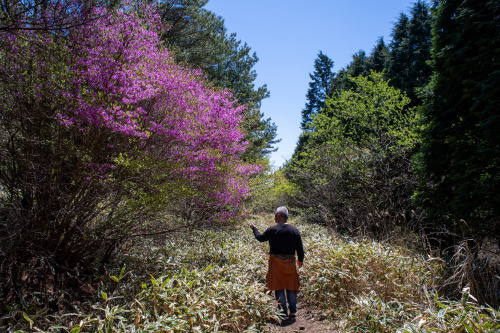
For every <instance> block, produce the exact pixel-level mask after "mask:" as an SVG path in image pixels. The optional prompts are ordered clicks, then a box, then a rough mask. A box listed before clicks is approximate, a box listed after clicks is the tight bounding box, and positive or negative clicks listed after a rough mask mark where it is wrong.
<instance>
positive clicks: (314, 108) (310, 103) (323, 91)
mask: <svg viewBox="0 0 500 333" xmlns="http://www.w3.org/2000/svg"><path fill="white" fill-rule="evenodd" d="M332 68H333V61H332V60H331V59H330V58H329V57H328V56H327V55H325V54H323V52H321V51H320V52H319V54H318V57H317V58H316V60H314V72H313V73H312V74H309V77H310V78H311V82H309V89H308V90H307V95H306V98H307V103H306V106H305V108H304V109H303V110H302V122H301V123H300V126H301V127H302V129H303V130H306V129H307V125H308V124H310V123H311V121H312V116H313V115H314V114H317V113H318V112H319V111H320V110H321V108H323V107H324V106H325V100H326V98H327V96H328V94H329V93H330V91H329V89H330V84H331V81H332V79H333V78H334V75H335V74H334V73H333V72H332Z"/></svg>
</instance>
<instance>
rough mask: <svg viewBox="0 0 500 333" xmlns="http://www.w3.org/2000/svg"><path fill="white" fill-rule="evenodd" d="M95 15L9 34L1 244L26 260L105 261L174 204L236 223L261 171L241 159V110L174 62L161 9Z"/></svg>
mask: <svg viewBox="0 0 500 333" xmlns="http://www.w3.org/2000/svg"><path fill="white" fill-rule="evenodd" d="M90 15H92V17H94V18H95V17H97V19H93V20H89V21H87V22H86V23H85V24H82V25H77V26H76V27H73V28H72V29H68V30H66V31H64V33H58V34H55V33H50V32H47V31H43V30H29V29H25V30H15V31H5V32H0V33H1V34H2V36H1V39H2V41H4V42H2V44H1V45H0V46H1V50H0V62H1V66H2V72H1V74H0V75H1V86H0V89H1V90H0V96H1V99H2V105H1V120H0V121H1V124H0V125H1V127H0V131H1V132H0V135H1V137H0V159H1V166H0V186H1V188H0V191H1V199H2V202H1V203H2V206H1V214H2V220H3V221H5V223H4V224H5V229H6V230H7V233H6V235H7V236H6V237H4V238H3V239H2V248H4V247H5V246H7V245H6V244H7V243H8V244H9V245H8V246H9V247H10V248H9V249H8V251H10V252H16V251H17V254H18V259H20V260H21V261H22V262H27V261H29V260H31V259H32V258H33V257H34V256H33V254H34V253H37V255H36V257H37V258H41V257H43V258H50V259H47V260H50V261H53V262H55V263H57V264H58V265H64V266H66V267H70V268H71V267H74V266H75V265H77V264H80V263H82V262H85V261H86V260H95V256H97V255H99V256H100V259H101V260H106V258H108V257H109V255H110V254H111V253H112V252H113V251H114V249H116V247H117V246H119V245H120V244H122V243H123V241H124V240H125V239H127V238H128V237H130V236H131V235H134V234H141V233H146V232H148V229H147V228H148V226H150V225H151V223H153V222H155V223H156V224H155V226H156V227H157V226H158V223H157V221H160V220H161V218H162V217H163V216H164V214H165V213H166V212H167V213H176V214H181V213H182V214H183V218H184V219H185V220H190V221H194V220H205V221H211V222H213V223H215V222H217V221H228V220H231V219H234V218H236V217H238V216H239V215H240V214H241V213H242V202H243V200H244V199H245V198H246V197H247V196H248V194H249V193H248V191H249V186H248V177H249V176H250V175H252V174H254V173H256V172H258V171H259V166H256V165H245V164H244V163H242V162H241V160H240V158H239V156H240V154H241V152H243V151H244V150H245V147H246V143H245V142H243V141H242V140H243V137H244V133H243V132H242V130H241V128H240V122H241V120H242V117H243V113H244V112H245V109H244V107H242V106H239V105H237V103H236V102H235V99H234V98H233V97H232V95H231V93H229V92H228V91H225V90H221V89H218V88H217V89H216V88H214V87H211V86H210V85H209V84H208V83H206V82H204V81H203V78H202V77H201V75H200V73H199V72H196V71H193V70H188V69H186V68H183V67H182V66H179V65H177V64H176V63H175V62H174V61H173V59H172V57H171V55H170V54H169V52H168V50H167V49H165V48H162V47H161V46H160V41H159V39H158V30H157V28H156V27H160V22H159V19H158V16H157V15H155V13H154V10H153V9H152V8H146V9H144V10H142V11H141V17H138V16H136V15H133V14H130V13H128V12H127V11H126V10H120V11H114V12H111V11H108V10H107V9H104V8H97V9H94V11H93V12H92V13H90ZM5 41H6V42H5ZM7 239H8V240H9V241H8V242H7ZM23 249H24V250H23ZM26 249H28V250H27V251H26ZM8 251H7V252H8ZM4 253H5V251H4ZM39 254H42V255H39ZM11 274H12V275H14V276H15V275H16V274H17V275H19V272H17V273H16V271H15V269H14V268H12V271H11Z"/></svg>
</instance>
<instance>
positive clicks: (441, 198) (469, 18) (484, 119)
mask: <svg viewBox="0 0 500 333" xmlns="http://www.w3.org/2000/svg"><path fill="white" fill-rule="evenodd" d="M499 13H500V7H499V6H498V3H496V2H494V1H479V2H471V1H446V2H443V3H441V5H440V6H439V7H438V9H437V12H436V19H435V25H434V27H433V50H432V67H433V70H434V75H433V78H432V81H431V82H430V83H429V85H428V87H427V92H428V94H427V97H426V100H425V107H424V108H423V109H422V114H423V122H424V123H425V126H424V129H423V132H422V140H423V146H422V150H421V155H420V159H419V163H418V164H419V173H420V175H421V176H422V178H423V180H422V184H421V187H420V191H419V193H417V195H416V199H417V200H418V202H419V204H420V205H422V206H423V207H424V208H425V210H426V212H427V215H428V216H429V217H430V220H431V221H432V222H434V223H435V224H437V225H439V224H442V223H443V222H445V224H446V225H447V226H448V227H449V228H451V229H454V230H456V231H462V232H465V233H467V234H470V232H472V233H475V234H480V235H485V234H488V233H490V234H491V233H492V234H498V231H499V229H498V227H499V223H498V217H499V216H500V190H499V189H500V151H499V147H500V130H499V128H500V118H499V117H498V105H499V99H498V98H499V97H498V96H500V75H499V71H498V68H499V67H500V62H499V59H498V57H495V56H492V50H498V49H499V47H500V39H499V38H498V26H499V24H500V19H499V18H500V15H499Z"/></svg>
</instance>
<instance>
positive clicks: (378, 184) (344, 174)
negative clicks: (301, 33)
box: [285, 72, 417, 234]
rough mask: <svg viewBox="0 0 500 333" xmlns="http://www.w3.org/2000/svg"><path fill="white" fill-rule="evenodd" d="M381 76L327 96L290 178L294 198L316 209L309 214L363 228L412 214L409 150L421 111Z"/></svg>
mask: <svg viewBox="0 0 500 333" xmlns="http://www.w3.org/2000/svg"><path fill="white" fill-rule="evenodd" d="M382 76H383V74H382V73H375V72H372V74H371V75H370V77H363V76H359V77H357V78H350V81H351V83H352V85H353V86H355V87H356V88H355V89H352V90H349V91H345V90H343V91H339V92H336V93H334V94H333V95H332V97H330V98H329V99H327V101H326V106H325V108H324V109H323V110H322V112H320V113H319V114H318V115H316V116H315V117H314V119H313V122H312V124H311V125H310V128H311V132H310V133H309V138H308V141H307V143H306V144H305V145H304V149H303V151H302V152H301V153H300V154H299V155H298V156H296V157H294V159H292V160H291V161H290V162H289V163H288V164H287V166H286V168H285V169H286V174H287V177H289V179H290V180H291V181H292V183H294V184H296V185H297V186H298V187H299V189H300V191H299V192H298V193H297V195H296V196H295V197H294V205H296V206H297V207H298V208H303V209H311V210H312V211H310V212H309V214H308V218H309V219H310V220H317V221H321V222H323V223H329V224H332V225H333V226H334V227H335V228H341V230H342V231H345V232H349V233H353V232H354V233H362V234H363V233H365V232H368V231H369V229H373V228H376V229H380V230H379V231H384V232H385V231H387V230H385V229H386V227H388V225H387V223H388V222H389V221H391V220H392V221H391V222H390V223H395V221H398V220H401V219H407V220H410V219H412V218H413V217H411V216H409V215H408V214H409V212H410V210H411V208H410V207H411V204H410V202H409V201H410V196H411V189H412V188H413V187H414V186H415V180H414V179H413V177H412V176H411V175H410V174H409V159H408V157H409V156H410V155H411V152H412V149H413V148H414V146H415V144H416V143H417V141H416V140H417V137H416V120H417V115H416V113H415V110H414V109H409V110H405V107H406V105H407V104H408V103H409V99H408V98H407V97H406V96H405V95H404V94H403V93H401V92H400V91H398V90H397V89H395V88H393V87H391V86H389V84H388V83H387V82H386V81H384V80H383V78H382ZM401 184H405V185H403V186H401ZM401 216H406V217H404V218H402V217H401ZM400 222H401V221H400ZM407 222H410V221H407ZM413 222H414V221H413ZM413 222H412V223H413ZM398 223H399V222H398ZM377 225H378V227H376V226H377ZM355 230H357V231H355ZM372 231H375V230H372ZM377 232H378V231H377Z"/></svg>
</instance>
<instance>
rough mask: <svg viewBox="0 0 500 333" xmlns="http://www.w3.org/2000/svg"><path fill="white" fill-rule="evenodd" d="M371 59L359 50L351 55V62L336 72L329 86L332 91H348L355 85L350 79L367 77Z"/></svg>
mask: <svg viewBox="0 0 500 333" xmlns="http://www.w3.org/2000/svg"><path fill="white" fill-rule="evenodd" d="M370 66H371V59H370V57H367V56H366V52H365V51H363V50H359V51H358V52H357V53H355V54H353V56H352V61H351V62H350V63H349V65H347V66H346V68H345V69H344V68H342V69H341V70H339V71H338V73H337V75H336V76H335V77H334V78H333V80H332V83H331V84H330V86H331V88H330V89H331V90H332V91H338V92H340V91H342V90H349V89H353V88H354V87H355V83H354V81H353V80H351V77H357V76H360V75H361V76H368V75H370V69H371V68H370Z"/></svg>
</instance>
